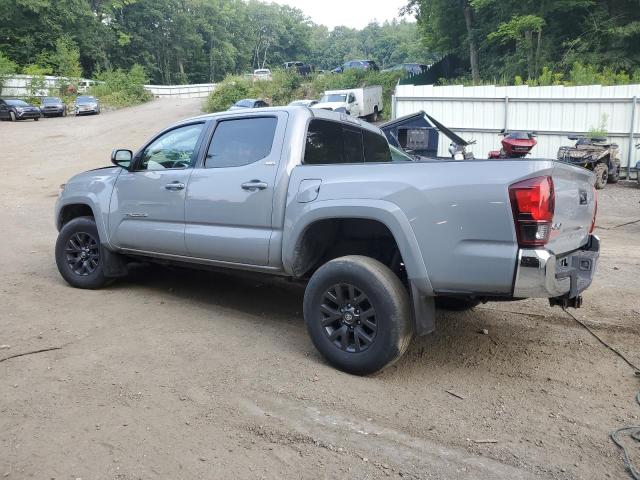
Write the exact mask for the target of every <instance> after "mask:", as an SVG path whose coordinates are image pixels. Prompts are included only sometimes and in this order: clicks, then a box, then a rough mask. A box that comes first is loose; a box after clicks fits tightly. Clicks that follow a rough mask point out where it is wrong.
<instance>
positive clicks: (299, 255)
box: [282, 199, 433, 295]
mask: <svg viewBox="0 0 640 480" xmlns="http://www.w3.org/2000/svg"><path fill="white" fill-rule="evenodd" d="M344 220H368V221H371V222H377V223H378V224H380V225H381V226H382V227H384V229H386V231H388V232H389V234H390V235H391V237H392V238H393V240H394V242H395V244H396V246H397V248H398V251H399V252H400V255H401V257H402V260H403V262H404V265H405V269H406V272H407V276H408V279H409V280H410V281H411V283H412V285H415V286H416V287H417V288H418V290H419V291H420V293H421V294H423V295H432V294H433V288H432V286H431V282H430V281H429V276H428V273H427V268H426V266H425V263H424V259H423V256H422V253H421V251H420V247H419V244H418V241H417V239H416V237H415V234H414V232H413V229H412V228H411V224H410V222H409V220H408V218H407V217H406V216H405V215H404V213H403V212H402V211H401V210H400V208H399V207H398V206H397V205H395V204H394V203H391V202H387V201H384V200H370V199H364V200H336V201H333V200H327V201H321V202H311V203H309V204H308V206H307V207H306V208H305V210H304V211H303V212H302V213H301V214H300V215H298V216H297V218H295V219H287V220H286V221H285V232H284V237H283V248H282V252H283V256H282V262H283V266H284V269H285V271H286V272H287V273H289V274H291V275H292V276H294V277H300V276H302V275H304V274H305V273H307V272H308V270H309V268H310V267H312V265H310V262H312V259H309V258H305V253H304V252H305V248H306V246H308V244H305V242H308V241H309V234H310V232H313V230H312V229H313V228H314V225H322V223H320V222H334V221H344ZM316 228H317V227H316ZM329 238H331V236H329ZM323 240H326V239H324V238H320V241H323ZM316 254H317V253H316Z"/></svg>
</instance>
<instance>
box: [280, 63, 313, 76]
mask: <svg viewBox="0 0 640 480" xmlns="http://www.w3.org/2000/svg"><path fill="white" fill-rule="evenodd" d="M282 68H284V69H285V70H295V71H296V72H298V73H299V74H300V75H309V74H310V73H311V72H312V71H313V67H312V66H311V65H308V64H306V63H304V62H297V61H294V62H284V63H283V64H282Z"/></svg>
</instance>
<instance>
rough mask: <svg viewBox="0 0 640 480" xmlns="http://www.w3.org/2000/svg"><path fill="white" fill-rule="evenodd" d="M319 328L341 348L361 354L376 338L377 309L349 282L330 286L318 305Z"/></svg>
mask: <svg viewBox="0 0 640 480" xmlns="http://www.w3.org/2000/svg"><path fill="white" fill-rule="evenodd" d="M320 312H321V313H322V320H321V324H322V328H323V330H324V333H325V335H326V336H327V337H328V338H329V340H330V341H331V342H332V343H333V344H334V345H335V346H336V347H338V348H339V349H340V350H343V351H345V352H350V353H360V352H364V351H365V350H367V349H368V348H369V347H370V346H371V345H372V344H373V342H375V339H376V333H377V332H378V324H377V321H376V311H375V308H374V307H373V304H372V303H371V301H370V300H369V297H367V295H366V294H365V293H364V292H363V291H361V290H359V289H358V288H356V287H355V286H353V285H351V284H348V283H339V284H337V285H334V286H332V287H331V288H329V289H328V290H327V291H326V292H325V293H324V295H323V297H322V304H321V305H320Z"/></svg>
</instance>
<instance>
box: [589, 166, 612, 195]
mask: <svg viewBox="0 0 640 480" xmlns="http://www.w3.org/2000/svg"><path fill="white" fill-rule="evenodd" d="M593 174H594V175H595V176H596V188H597V189H598V190H602V189H603V188H604V187H605V186H606V185H607V180H608V179H609V168H608V167H607V166H606V165H605V164H604V163H599V164H597V165H596V166H595V167H594V169H593Z"/></svg>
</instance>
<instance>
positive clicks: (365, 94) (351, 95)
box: [313, 85, 383, 122]
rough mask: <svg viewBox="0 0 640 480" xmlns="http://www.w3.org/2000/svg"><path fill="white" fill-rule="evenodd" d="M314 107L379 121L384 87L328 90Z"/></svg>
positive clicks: (372, 86)
mask: <svg viewBox="0 0 640 480" xmlns="http://www.w3.org/2000/svg"><path fill="white" fill-rule="evenodd" d="M313 108H321V109H324V110H333V111H335V112H344V113H346V114H347V115H351V116H352V117H360V118H367V119H369V120H370V121H372V122H377V121H378V115H379V114H380V113H381V112H382V109H383V105H382V87H381V86H380V85H371V86H369V87H361V88H348V89H343V90H327V91H326V92H324V95H323V96H322V98H321V99H320V102H318V103H316V104H315V105H313Z"/></svg>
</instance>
